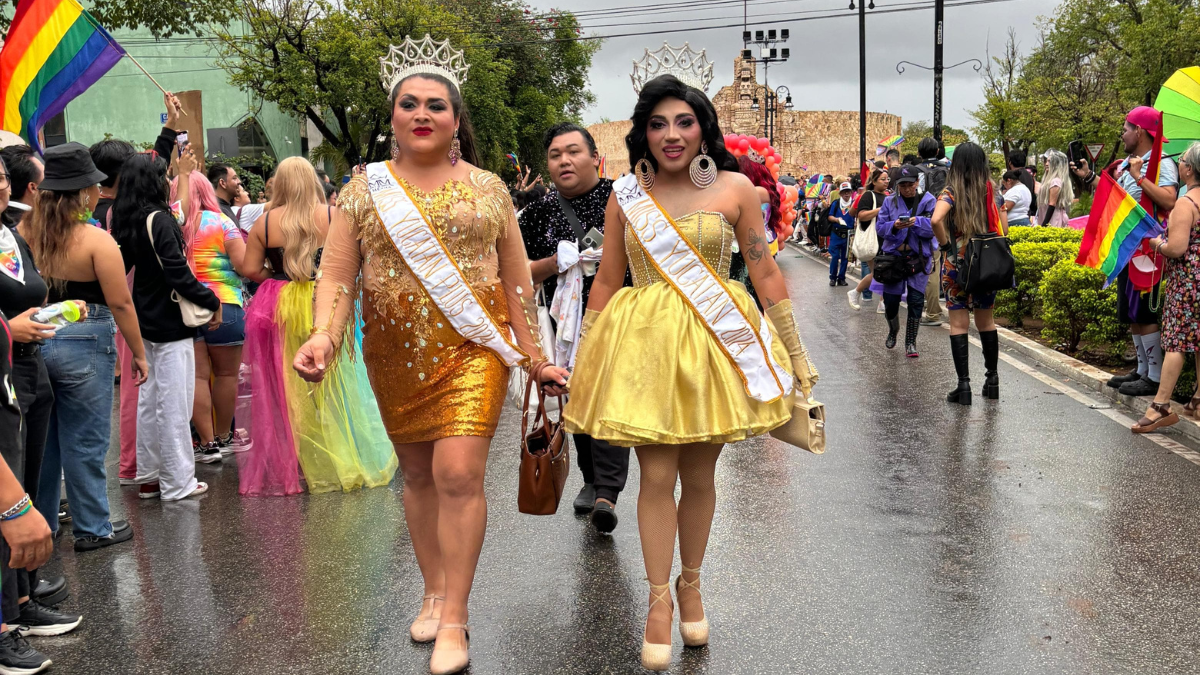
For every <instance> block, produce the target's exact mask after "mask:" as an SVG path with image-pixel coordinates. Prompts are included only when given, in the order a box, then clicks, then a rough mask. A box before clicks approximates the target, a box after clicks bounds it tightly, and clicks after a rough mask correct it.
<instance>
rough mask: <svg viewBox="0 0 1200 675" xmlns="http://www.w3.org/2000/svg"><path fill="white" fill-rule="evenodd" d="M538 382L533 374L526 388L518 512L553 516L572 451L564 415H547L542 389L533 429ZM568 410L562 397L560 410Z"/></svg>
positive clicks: (559, 401) (532, 373)
mask: <svg viewBox="0 0 1200 675" xmlns="http://www.w3.org/2000/svg"><path fill="white" fill-rule="evenodd" d="M536 380H537V374H536V371H535V372H531V373H530V374H529V378H528V382H527V383H526V385H525V398H524V399H522V400H523V401H524V404H523V405H522V406H521V482H520V484H519V485H518V487H517V509H518V510H519V511H520V512H521V513H525V514H528V515H531V516H550V515H554V513H555V512H557V511H558V503H559V501H561V500H562V493H563V487H564V486H566V484H567V472H568V470H569V468H570V451H569V450H568V445H567V434H566V432H564V431H563V423H562V413H561V412H559V416H558V417H559V418H558V421H557V422H552V421H551V420H550V417H549V415H548V414H547V413H546V394H545V392H543V391H542V387H541V385H537V388H538V397H537V400H538V407H537V412H536V413H535V414H534V416H533V431H528V426H529V397H530V394H531V393H532V388H533V387H534V383H535V382H536ZM563 408H564V405H563V400H562V397H561V396H560V397H558V409H559V411H561V410H562V409H563Z"/></svg>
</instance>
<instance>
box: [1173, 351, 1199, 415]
mask: <svg viewBox="0 0 1200 675" xmlns="http://www.w3.org/2000/svg"><path fill="white" fill-rule="evenodd" d="M1194 393H1196V355H1195V354H1184V355H1183V371H1181V372H1180V373H1179V380H1178V381H1177V382H1176V383H1175V400H1176V401H1179V402H1180V403H1187V402H1188V401H1190V400H1192V394H1194Z"/></svg>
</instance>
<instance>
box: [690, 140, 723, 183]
mask: <svg viewBox="0 0 1200 675" xmlns="http://www.w3.org/2000/svg"><path fill="white" fill-rule="evenodd" d="M688 176H690V177H691V179H692V182H693V183H695V184H696V187H698V188H701V189H703V188H707V187H709V186H711V185H712V184H713V183H715V182H717V163H716V162H714V161H713V158H712V157H709V156H708V143H707V142H705V141H700V154H698V155H696V156H695V157H694V158H693V159H692V163H691V164H690V165H689V166H688Z"/></svg>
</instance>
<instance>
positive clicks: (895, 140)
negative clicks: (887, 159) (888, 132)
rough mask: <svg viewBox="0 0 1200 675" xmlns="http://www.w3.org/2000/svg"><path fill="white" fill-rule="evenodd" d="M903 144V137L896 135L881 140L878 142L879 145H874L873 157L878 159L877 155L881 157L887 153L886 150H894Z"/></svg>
mask: <svg viewBox="0 0 1200 675" xmlns="http://www.w3.org/2000/svg"><path fill="white" fill-rule="evenodd" d="M903 142H904V137H903V136H901V135H900V134H896V135H895V136H888V137H887V138H885V139H883V140H882V141H879V143H877V144H876V145H875V156H876V157H878V156H879V155H882V154H883V153H885V152H887V151H888V148H894V147H896V146H898V145H900V144H901V143H903Z"/></svg>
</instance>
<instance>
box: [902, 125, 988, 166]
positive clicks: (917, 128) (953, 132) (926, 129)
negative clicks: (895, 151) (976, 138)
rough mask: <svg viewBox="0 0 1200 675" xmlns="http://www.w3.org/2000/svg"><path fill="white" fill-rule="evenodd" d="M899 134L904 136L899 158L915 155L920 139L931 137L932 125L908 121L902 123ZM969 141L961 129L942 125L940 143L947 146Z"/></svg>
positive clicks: (968, 137)
mask: <svg viewBox="0 0 1200 675" xmlns="http://www.w3.org/2000/svg"><path fill="white" fill-rule="evenodd" d="M900 133H901V134H903V135H904V142H903V143H901V144H900V156H901V157H903V156H904V155H916V154H917V146H918V145H919V144H920V143H921V139H922V138H925V137H932V136H933V125H932V124H930V123H929V120H910V121H908V122H905V123H904V129H903V130H902V131H901V132H900ZM969 140H971V138H970V136H969V135H968V134H967V132H965V131H963V130H962V129H955V128H954V127H952V126H950V125H949V124H943V125H942V143H944V144H946V145H948V146H949V145H958V144H959V143H966V142H967V141H969Z"/></svg>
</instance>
